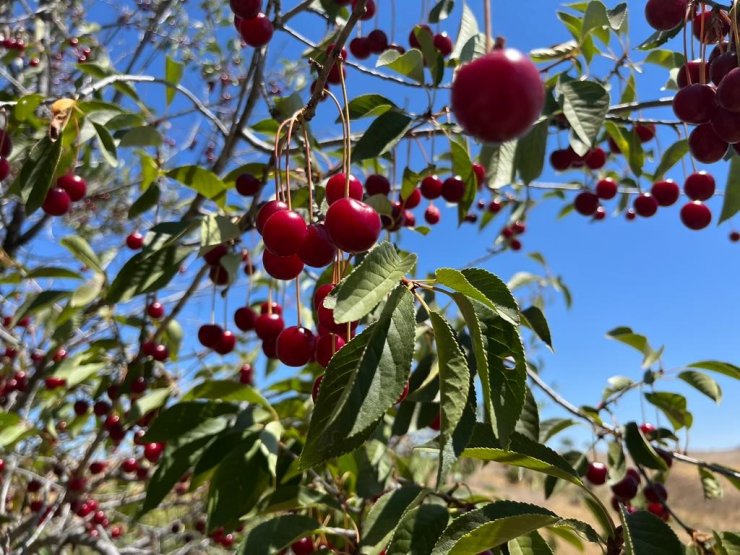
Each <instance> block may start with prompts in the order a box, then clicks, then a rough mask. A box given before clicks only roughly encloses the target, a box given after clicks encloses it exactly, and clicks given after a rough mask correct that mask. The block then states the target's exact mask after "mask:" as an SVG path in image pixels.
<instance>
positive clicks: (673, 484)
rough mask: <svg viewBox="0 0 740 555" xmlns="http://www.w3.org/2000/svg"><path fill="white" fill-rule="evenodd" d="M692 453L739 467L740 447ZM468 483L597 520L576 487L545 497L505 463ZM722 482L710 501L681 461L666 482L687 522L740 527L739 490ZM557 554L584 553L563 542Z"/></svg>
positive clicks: (693, 469)
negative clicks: (719, 492) (514, 479)
mask: <svg viewBox="0 0 740 555" xmlns="http://www.w3.org/2000/svg"><path fill="white" fill-rule="evenodd" d="M693 455H695V456H696V457H698V458H700V459H703V460H707V461H712V462H716V463H719V464H723V465H726V466H730V467H732V468H740V450H738V451H729V452H716V453H695V454H693ZM509 472H510V471H509ZM469 483H470V485H471V486H472V487H473V489H474V491H485V492H487V493H489V494H491V495H494V496H498V497H502V498H506V499H514V500H517V501H523V502H527V503H535V504H537V505H541V506H544V507H547V508H549V509H550V510H552V511H554V512H555V513H557V514H558V515H560V516H562V517H568V518H577V519H579V520H584V521H586V522H589V523H593V522H594V520H593V518H592V517H591V514H590V513H589V511H588V509H587V508H586V507H585V506H584V505H583V503H581V502H580V500H579V495H578V492H577V491H575V488H572V487H569V488H566V489H565V490H563V491H561V492H560V493H558V494H556V495H554V496H553V497H551V498H550V499H548V500H545V499H544V496H543V494H542V486H541V483H537V484H536V485H534V486H533V485H532V484H531V483H529V482H527V481H518V482H513V483H512V481H511V479H510V476H508V475H507V468H506V467H504V466H502V465H496V464H489V465H487V466H486V467H485V468H482V469H481V470H479V471H478V472H476V473H475V474H474V475H473V476H472V477H471V478H470V480H469ZM720 483H721V484H722V488H723V490H724V496H723V497H722V499H717V500H711V501H707V500H705V499H704V495H703V492H702V487H701V483H700V482H699V474H698V470H697V468H696V467H694V466H691V465H687V464H682V463H680V462H676V463H674V465H673V468H672V469H671V474H670V478H669V480H668V484H667V487H668V493H669V501H670V505H671V508H672V509H673V510H674V511H675V512H676V514H678V515H679V517H681V518H682V519H683V520H684V521H685V522H686V523H687V524H688V525H690V526H694V527H695V528H698V529H700V530H712V529H714V530H735V531H737V530H740V491H738V490H737V489H735V488H734V487H733V486H732V484H730V483H729V482H728V481H727V480H724V479H720ZM597 491H600V493H602V494H603V495H602V497H603V499H604V502H605V504H608V501H609V489H608V487H607V486H601V487H600V488H598V490H597ZM615 518H616V514H615ZM676 532H677V534H678V536H679V538H680V539H681V540H682V541H685V540H686V539H687V536H686V534H685V533H683V532H682V531H681V530H679V529H676ZM557 553H558V554H563V555H571V554H576V553H581V552H580V551H578V550H576V549H574V548H571V547H570V546H567V545H563V544H561V545H560V547H559V549H558V551H557ZM585 553H588V554H591V553H594V554H596V553H601V551H600V550H599V549H598V548H595V549H587V550H586V551H585Z"/></svg>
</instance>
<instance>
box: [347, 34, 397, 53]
mask: <svg viewBox="0 0 740 555" xmlns="http://www.w3.org/2000/svg"><path fill="white" fill-rule="evenodd" d="M365 40H366V42H367V47H368V48H369V49H370V52H372V53H373V54H380V53H382V52H383V51H385V50H387V49H388V36H387V35H386V34H385V31H382V30H380V29H374V30H372V31H370V32H369V33H368V34H367V38H366V39H365ZM350 49H351V45H350Z"/></svg>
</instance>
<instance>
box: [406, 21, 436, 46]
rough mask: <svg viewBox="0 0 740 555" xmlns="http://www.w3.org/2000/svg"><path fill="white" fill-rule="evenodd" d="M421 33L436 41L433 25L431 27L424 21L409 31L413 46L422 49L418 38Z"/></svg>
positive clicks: (410, 42) (431, 40) (410, 41)
mask: <svg viewBox="0 0 740 555" xmlns="http://www.w3.org/2000/svg"><path fill="white" fill-rule="evenodd" d="M420 35H426V36H427V37H428V39H429V41H430V42H433V41H434V34H433V33H432V29H431V27H429V25H426V24H423V23H422V24H420V25H415V26H414V28H413V29H411V32H410V33H409V44H410V45H411V48H419V49H421V43H420V42H419V39H418V38H417V37H418V36H420Z"/></svg>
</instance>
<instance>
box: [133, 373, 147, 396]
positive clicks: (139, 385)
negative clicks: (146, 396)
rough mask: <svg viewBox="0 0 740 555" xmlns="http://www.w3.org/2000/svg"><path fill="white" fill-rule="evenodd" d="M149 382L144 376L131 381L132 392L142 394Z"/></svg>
mask: <svg viewBox="0 0 740 555" xmlns="http://www.w3.org/2000/svg"><path fill="white" fill-rule="evenodd" d="M146 388H147V383H146V379H145V378H144V376H139V377H137V378H136V379H135V380H134V381H133V382H131V392H132V393H136V394H141V393H144V392H145V391H146Z"/></svg>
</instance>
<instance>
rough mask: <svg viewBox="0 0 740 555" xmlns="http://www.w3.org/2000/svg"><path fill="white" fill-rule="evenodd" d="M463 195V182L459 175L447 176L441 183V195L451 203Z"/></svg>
mask: <svg viewBox="0 0 740 555" xmlns="http://www.w3.org/2000/svg"><path fill="white" fill-rule="evenodd" d="M464 196H465V182H464V181H463V180H462V178H461V177H460V176H459V175H454V176H452V177H448V178H447V179H445V180H444V183H442V197H443V198H444V199H445V200H446V201H447V202H451V203H453V204H456V203H458V202H460V201H461V200H462V198H463V197H464Z"/></svg>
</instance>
